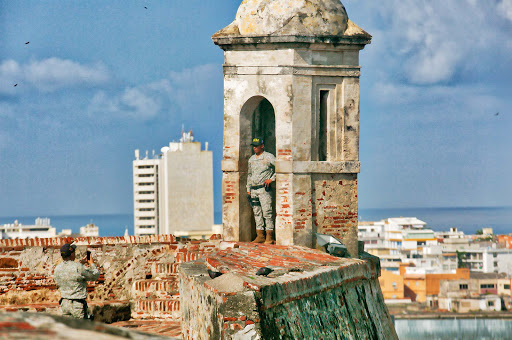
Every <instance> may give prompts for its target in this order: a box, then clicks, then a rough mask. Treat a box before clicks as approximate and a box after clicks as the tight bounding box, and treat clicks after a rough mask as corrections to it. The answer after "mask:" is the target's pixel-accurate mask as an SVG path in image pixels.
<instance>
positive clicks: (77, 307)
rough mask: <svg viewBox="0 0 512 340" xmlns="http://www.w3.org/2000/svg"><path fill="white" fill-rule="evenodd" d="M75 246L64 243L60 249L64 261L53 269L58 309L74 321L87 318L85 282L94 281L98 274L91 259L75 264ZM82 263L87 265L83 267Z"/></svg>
mask: <svg viewBox="0 0 512 340" xmlns="http://www.w3.org/2000/svg"><path fill="white" fill-rule="evenodd" d="M75 249H76V245H74V244H69V243H66V244H65V245H63V246H62V247H61V248H60V254H61V256H62V259H63V260H64V261H63V262H62V263H59V264H58V265H57V266H56V267H55V271H54V276H55V282H56V283H57V285H58V286H59V290H60V297H61V299H60V301H59V303H60V307H61V309H62V315H64V316H71V317H74V318H76V319H86V318H88V313H87V302H86V301H85V299H86V298H87V289H86V288H87V281H95V280H97V279H98V277H99V276H100V272H99V270H98V268H96V265H95V264H94V261H93V259H92V257H91V258H90V259H89V260H87V259H86V258H85V257H84V258H83V259H82V260H81V261H80V262H75ZM83 263H86V264H88V266H84V264H83Z"/></svg>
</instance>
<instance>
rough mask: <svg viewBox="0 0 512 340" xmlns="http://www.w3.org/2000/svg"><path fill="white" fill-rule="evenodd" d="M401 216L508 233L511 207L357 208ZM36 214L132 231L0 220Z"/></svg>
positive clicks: (443, 226)
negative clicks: (41, 219) (47, 220)
mask: <svg viewBox="0 0 512 340" xmlns="http://www.w3.org/2000/svg"><path fill="white" fill-rule="evenodd" d="M401 216H402V217H417V218H419V219H420V220H422V221H424V222H426V223H427V228H431V229H433V230H435V231H442V230H448V229H449V228H450V227H457V228H459V230H462V231H464V232H465V233H466V234H474V233H475V232H476V230H477V229H481V228H487V227H491V228H493V230H494V233H495V234H509V233H512V207H484V208H404V209H365V208H361V209H359V220H360V221H378V220H381V219H385V218H388V217H401ZM37 217H49V218H50V222H51V225H52V226H53V227H55V228H57V232H60V231H61V230H62V229H71V230H72V231H73V232H74V233H78V232H80V227H82V226H85V225H87V224H89V223H94V224H96V225H97V226H98V227H99V232H100V236H122V235H124V233H125V229H128V233H129V234H130V235H133V214H111V215H98V214H89V215H68V216H52V215H50V216H45V215H39V216H10V217H0V224H5V223H13V222H14V220H18V221H19V222H20V223H22V224H34V221H35V219H36V218H37ZM214 223H215V224H221V223H222V212H220V211H216V212H215V214H214Z"/></svg>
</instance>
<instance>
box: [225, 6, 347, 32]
mask: <svg viewBox="0 0 512 340" xmlns="http://www.w3.org/2000/svg"><path fill="white" fill-rule="evenodd" d="M235 21H236V23H237V25H238V29H239V31H240V34H241V35H276V34H277V35H279V34H280V32H281V31H285V32H283V33H286V31H290V30H291V31H293V33H296V34H304V35H341V34H343V32H344V31H345V29H346V28H347V22H348V16H347V12H346V11H345V7H344V6H343V5H342V4H341V2H340V1H339V0H244V1H243V2H242V4H241V5H240V7H239V8H238V12H237V13H236V19H235Z"/></svg>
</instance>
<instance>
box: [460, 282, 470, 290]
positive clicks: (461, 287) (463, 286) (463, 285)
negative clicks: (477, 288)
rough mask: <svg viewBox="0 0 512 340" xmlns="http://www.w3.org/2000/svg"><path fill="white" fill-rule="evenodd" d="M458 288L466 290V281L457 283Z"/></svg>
mask: <svg viewBox="0 0 512 340" xmlns="http://www.w3.org/2000/svg"><path fill="white" fill-rule="evenodd" d="M459 289H460V290H466V289H468V285H467V283H461V284H460V285H459Z"/></svg>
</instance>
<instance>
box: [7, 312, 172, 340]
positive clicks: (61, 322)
mask: <svg viewBox="0 0 512 340" xmlns="http://www.w3.org/2000/svg"><path fill="white" fill-rule="evenodd" d="M0 325H1V327H0V338H2V339H24V340H25V339H27V340H28V339H38V340H67V339H69V340H76V339H94V340H116V339H139V340H149V339H155V340H158V339H162V340H163V339H177V338H169V337H163V336H158V335H155V334H146V333H142V332H137V331H131V330H127V329H122V328H117V327H111V326H108V325H105V324H102V323H98V322H92V321H88V320H77V319H73V318H66V317H61V316H57V315H51V314H45V313H22V312H17V313H0Z"/></svg>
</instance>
